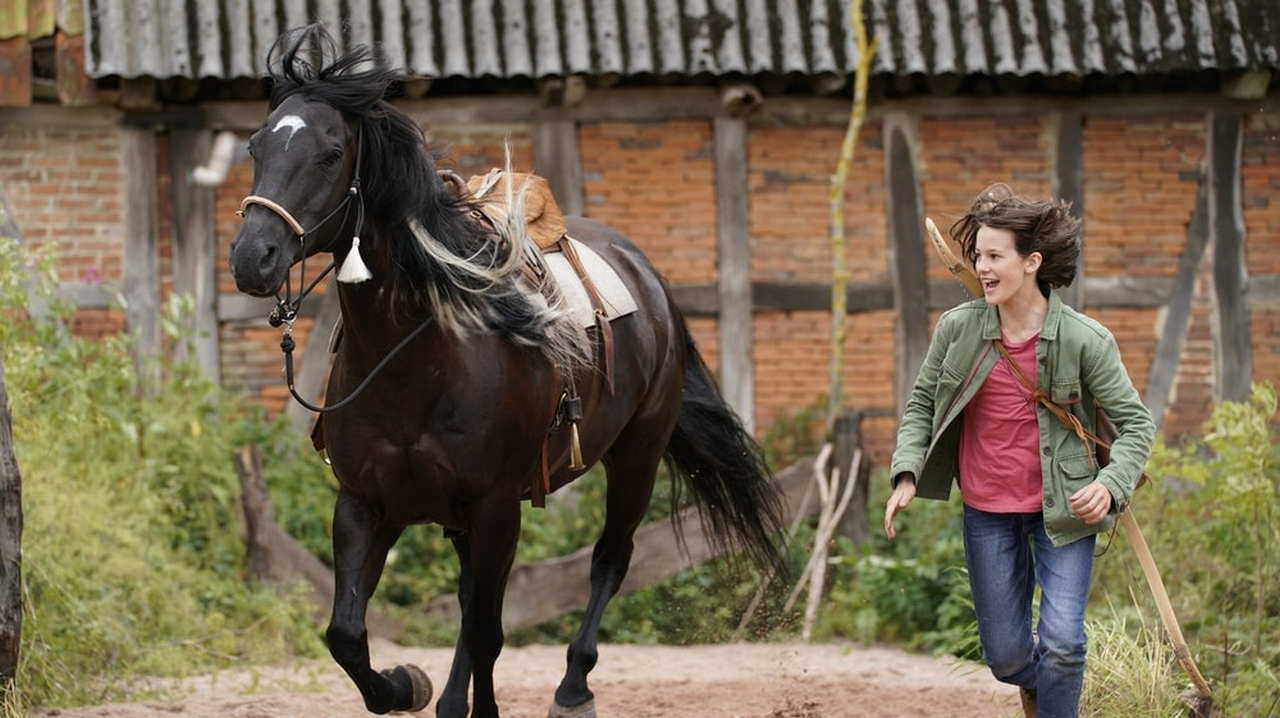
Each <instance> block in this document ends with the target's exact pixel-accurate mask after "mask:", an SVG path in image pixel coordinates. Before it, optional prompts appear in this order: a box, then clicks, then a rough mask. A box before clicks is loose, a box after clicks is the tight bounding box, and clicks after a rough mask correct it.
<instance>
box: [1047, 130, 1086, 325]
mask: <svg viewBox="0 0 1280 718" xmlns="http://www.w3.org/2000/svg"><path fill="white" fill-rule="evenodd" d="M1055 121H1056V123H1057V126H1058V132H1057V144H1056V151H1055V153H1054V163H1053V165H1054V167H1053V169H1054V172H1053V194H1054V196H1055V197H1057V198H1058V199H1061V200H1066V201H1067V202H1070V203H1071V215H1072V216H1073V217H1076V218H1077V219H1084V115H1083V114H1082V113H1080V112H1078V111H1069V112H1059V113H1057V114H1056V116H1055ZM1087 248H1088V245H1087V244H1082V245H1081V247H1080V259H1079V261H1077V263H1076V280H1075V281H1074V282H1072V283H1071V286H1069V287H1066V288H1064V289H1062V290H1060V291H1059V294H1060V296H1061V297H1062V301H1064V302H1066V303H1067V304H1068V305H1070V306H1072V307H1075V308H1076V309H1080V308H1081V307H1083V306H1084V301H1085V296H1084V253H1085V250H1086V249H1087Z"/></svg>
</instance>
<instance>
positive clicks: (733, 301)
mask: <svg viewBox="0 0 1280 718" xmlns="http://www.w3.org/2000/svg"><path fill="white" fill-rule="evenodd" d="M713 126H714V138H713V144H714V149H713V154H714V155H715V163H716V227H717V236H718V243H717V246H718V259H717V262H716V264H717V270H718V283H719V285H718V287H719V291H718V293H717V294H718V299H719V301H720V312H719V322H718V324H717V326H718V329H719V334H720V348H719V357H720V391H721V392H722V393H723V394H724V398H725V401H726V402H727V403H728V404H729V406H730V407H732V408H733V410H734V412H736V413H737V415H738V418H740V419H741V420H742V425H743V427H744V428H746V430H747V432H748V433H751V432H752V431H753V430H754V427H755V364H754V359H753V356H752V355H753V347H752V340H751V310H752V301H751V236H750V229H749V226H750V214H749V213H750V208H749V205H748V203H749V201H750V199H749V197H750V191H749V190H748V188H747V122H746V120H744V119H742V118H740V117H717V118H715V120H714V121H713Z"/></svg>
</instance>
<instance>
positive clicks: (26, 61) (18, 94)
mask: <svg viewBox="0 0 1280 718" xmlns="http://www.w3.org/2000/svg"><path fill="white" fill-rule="evenodd" d="M0 105H4V106H8V107H29V106H30V105H31V41H30V40H28V39H27V37H26V35H19V36H17V37H11V38H9V39H7V40H0Z"/></svg>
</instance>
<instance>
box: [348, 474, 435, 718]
mask: <svg viewBox="0 0 1280 718" xmlns="http://www.w3.org/2000/svg"><path fill="white" fill-rule="evenodd" d="M401 530H402V529H401V527H398V526H388V525H386V524H384V523H382V522H381V521H379V520H378V517H377V516H376V515H375V513H374V512H373V511H371V510H370V508H369V506H368V505H366V504H365V503H364V502H362V501H360V500H359V499H357V498H356V497H355V496H353V495H351V494H349V493H346V492H341V493H339V494H338V503H337V506H335V507H334V511H333V559H334V561H333V563H334V585H333V618H332V619H331V620H330V622H329V630H328V631H327V632H326V633H325V638H326V639H327V640H328V643H329V652H330V653H331V654H333V658H334V660H336V661H337V662H338V665H340V666H342V669H343V670H344V671H346V672H347V675H348V676H351V680H352V681H354V682H355V684H356V687H357V688H359V689H360V695H362V696H364V705H365V707H366V708H368V709H369V711H370V712H373V713H388V712H390V711H394V710H399V711H404V710H408V711H420V710H422V709H423V708H425V707H426V706H427V702H428V701H430V700H431V683H430V681H428V680H427V675H426V674H425V673H423V672H422V670H421V669H419V668H418V667H417V666H412V665H409V666H396V667H395V668H394V669H391V670H387V671H383V672H381V673H377V672H375V671H374V670H373V668H372V667H370V665H369V634H368V632H367V630H366V629H365V609H366V608H367V606H368V604H369V597H370V596H372V595H373V591H374V589H375V588H377V586H378V579H379V578H381V577H382V568H383V566H384V565H385V563H386V560H387V552H388V551H389V550H391V546H392V545H393V544H395V542H396V539H397V538H399V537H400V532H401Z"/></svg>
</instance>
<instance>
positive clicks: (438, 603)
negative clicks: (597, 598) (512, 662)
mask: <svg viewBox="0 0 1280 718" xmlns="http://www.w3.org/2000/svg"><path fill="white" fill-rule="evenodd" d="M777 481H778V484H779V486H780V488H781V489H782V492H783V498H784V501H783V505H784V506H785V513H786V515H785V516H784V517H783V520H784V521H785V522H789V521H790V520H791V519H792V518H793V517H794V516H795V515H796V513H797V512H800V511H803V512H804V513H805V514H806V515H808V514H811V513H813V512H814V511H816V510H817V509H818V502H816V501H810V502H809V503H808V505H807V506H802V499H803V497H804V493H805V489H807V488H808V486H809V485H810V484H811V483H812V482H813V459H805V460H803V461H800V462H798V463H796V464H794V465H792V466H791V467H789V468H787V469H785V470H784V471H781V472H779V473H778V476H777ZM560 491H564V489H561V490H560ZM555 495H558V493H557V494H555ZM673 521H678V522H679V523H680V525H681V527H682V532H683V534H684V538H685V545H686V548H687V549H688V550H687V552H685V551H681V550H680V548H679V546H677V545H676V541H675V536H674V535H673V532H672V530H671V524H669V523H668V522H666V521H656V522H653V523H650V524H646V525H644V526H641V527H640V529H639V530H638V531H636V535H635V549H634V551H633V552H632V554H631V566H630V569H629V570H628V571H627V578H626V580H624V581H623V582H622V588H621V589H620V592H621V593H630V592H631V591H636V590H639V589H641V588H645V587H647V586H652V585H653V584H655V583H658V582H659V581H662V580H665V579H667V578H670V577H671V576H674V575H675V574H677V573H679V572H681V571H684V570H685V569H687V568H690V567H693V566H696V565H698V564H699V563H702V562H703V561H706V560H708V559H710V558H714V557H715V556H716V552H715V550H714V549H713V548H712V546H711V541H710V539H709V537H708V536H707V535H706V533H705V532H704V531H703V530H702V523H701V522H700V521H699V520H698V515H697V512H696V510H694V509H686V510H685V511H682V512H681V513H680V514H679V515H678V516H676V517H673ZM593 550H594V549H593V547H591V546H587V547H586V548H583V549H580V550H578V551H576V552H574V553H572V554H569V555H568V556H562V557H559V558H553V559H550V560H548V561H542V562H541V563H535V564H524V565H520V566H516V567H515V568H513V569H511V577H510V578H509V579H508V580H507V593H506V599H505V600H504V601H503V605H502V625H503V626H505V627H506V628H507V629H508V630H511V629H514V628H523V627H526V626H536V625H537V624H539V623H542V622H544V621H549V620H551V619H552V618H555V617H556V616H561V615H564V614H566V613H568V612H570V611H573V610H576V609H579V608H582V607H583V606H584V605H586V602H587V591H588V588H589V581H590V576H591V554H592V551H593ZM429 610H430V612H431V613H432V614H434V615H436V616H440V617H442V618H453V619H454V620H457V619H458V618H460V615H459V610H458V602H457V600H455V599H454V598H453V597H441V598H437V599H435V600H434V601H432V602H431V608H430V609H429Z"/></svg>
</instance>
